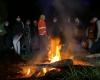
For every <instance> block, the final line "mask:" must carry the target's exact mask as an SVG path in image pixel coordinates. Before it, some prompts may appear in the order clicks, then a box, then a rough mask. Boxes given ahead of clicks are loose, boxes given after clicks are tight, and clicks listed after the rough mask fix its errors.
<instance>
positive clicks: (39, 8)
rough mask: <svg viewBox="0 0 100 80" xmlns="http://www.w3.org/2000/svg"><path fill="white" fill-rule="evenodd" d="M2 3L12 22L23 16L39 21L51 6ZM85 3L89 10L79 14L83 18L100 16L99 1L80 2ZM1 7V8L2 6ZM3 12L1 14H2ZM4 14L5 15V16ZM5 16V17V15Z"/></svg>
mask: <svg viewBox="0 0 100 80" xmlns="http://www.w3.org/2000/svg"><path fill="white" fill-rule="evenodd" d="M0 1H2V3H0V5H1V4H2V5H4V7H5V8H4V9H3V8H2V11H3V12H4V10H5V12H4V13H5V15H7V16H6V17H7V18H8V19H10V20H12V19H15V17H16V16H18V15H19V16H21V17H22V18H23V19H24V20H25V19H28V18H29V19H37V18H38V17H39V15H40V14H41V13H44V12H45V11H46V8H44V7H47V6H45V5H49V2H50V1H51V0H0ZM80 1H83V3H84V2H85V3H88V4H89V6H88V7H87V8H88V10H87V11H86V12H84V13H82V15H81V14H79V16H81V17H82V18H86V19H87V18H90V17H91V16H97V17H99V16H100V9H99V7H100V4H99V0H80ZM0 7H1V6H0ZM2 11H1V12H2ZM4 13H3V14H4ZM3 16H4V15H3Z"/></svg>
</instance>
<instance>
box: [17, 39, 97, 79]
mask: <svg viewBox="0 0 100 80" xmlns="http://www.w3.org/2000/svg"><path fill="white" fill-rule="evenodd" d="M49 46H50V48H49V52H48V60H47V61H44V62H41V63H37V64H20V65H18V66H19V67H21V69H22V71H21V73H22V74H23V75H24V78H28V77H30V79H29V80H32V79H33V78H34V79H33V80H51V79H52V80H66V79H69V80H73V79H74V78H77V79H76V80H79V78H78V76H79V75H80V76H81V77H84V76H85V78H88V77H92V76H93V74H94V72H92V69H93V70H95V69H96V68H95V67H94V66H93V65H91V64H90V63H89V62H88V59H87V58H86V57H85V56H84V59H82V58H83V57H81V55H79V58H80V59H79V58H78V55H74V54H73V53H72V51H71V49H73V44H72V45H71V47H69V49H68V50H67V51H68V53H67V56H66V54H65V55H61V54H63V53H62V52H61V44H60V39H59V38H51V40H50V45H49ZM82 56H83V55H82ZM90 71H91V72H90ZM97 75H98V74H97ZM81 77H80V78H81ZM93 77H95V76H93ZM31 78H32V79H31Z"/></svg>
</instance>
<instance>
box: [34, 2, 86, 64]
mask: <svg viewBox="0 0 100 80" xmlns="http://www.w3.org/2000/svg"><path fill="white" fill-rule="evenodd" d="M81 1H82V0H53V1H52V4H51V6H52V7H51V9H50V11H49V13H48V15H50V17H49V18H48V20H47V22H48V23H47V24H48V25H47V29H48V31H50V36H52V35H54V33H53V34H52V35H51V33H52V32H55V33H57V35H58V36H62V37H61V39H62V44H64V45H65V46H66V47H65V50H64V53H66V54H68V55H69V54H70V53H71V54H73V53H76V52H77V51H78V52H79V53H81V50H82V48H81V47H80V44H78V42H77V40H76V39H75V36H76V33H77V28H76V26H75V25H74V24H73V23H72V21H71V22H68V21H69V19H70V18H72V17H74V18H75V17H76V16H77V14H79V13H80V14H81V13H83V12H84V11H85V8H84V6H83V5H82V2H81ZM46 11H47V10H46ZM54 17H56V18H57V22H56V23H53V18H54ZM54 28H55V29H54ZM43 42H46V41H44V40H43ZM48 44H49V43H46V45H48ZM38 46H40V48H41V51H40V52H39V53H38V57H37V60H36V58H34V61H35V62H36V61H41V60H42V59H44V58H42V56H43V55H44V53H45V50H44V49H43V48H44V46H43V45H42V42H41V43H40V44H38ZM46 47H47V46H46ZM75 51H76V52H75ZM42 53H43V54H42ZM46 54H47V53H46ZM74 55H76V54H74ZM40 58H41V59H40Z"/></svg>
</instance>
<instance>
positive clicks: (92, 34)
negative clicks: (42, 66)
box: [4, 15, 100, 55]
mask: <svg viewBox="0 0 100 80" xmlns="http://www.w3.org/2000/svg"><path fill="white" fill-rule="evenodd" d="M57 20H58V19H57V18H56V17H54V18H53V24H55V23H57ZM68 23H71V21H70V20H69V19H68ZM74 25H75V26H76V29H77V34H78V35H79V34H80V35H81V30H82V29H83V28H81V22H80V20H79V19H78V18H76V19H75V23H74ZM9 26H10V23H9V21H5V23H4V28H5V30H6V35H5V36H6V38H5V43H6V46H8V47H10V48H11V49H14V50H15V51H16V53H18V54H19V55H20V54H21V50H22V48H23V49H24V48H25V52H27V53H31V48H32V43H34V42H32V39H33V37H34V36H37V37H38V38H39V42H38V43H39V44H38V45H39V46H40V50H42V52H43V51H45V49H46V45H47V35H48V33H47V22H46V20H45V15H40V18H39V19H38V20H34V21H33V22H31V20H26V22H25V23H24V22H23V21H22V20H21V18H20V16H17V18H16V22H15V24H14V25H13V26H12V27H9ZM53 29H57V30H58V28H57V27H56V26H55V28H53ZM82 31H83V32H82V34H83V35H81V46H82V47H83V48H84V49H86V50H88V51H90V52H100V49H99V46H100V20H98V19H97V18H96V17H94V18H92V20H90V22H89V25H88V26H87V27H85V29H83V30H82ZM56 32H58V31H55V30H53V31H52V33H53V35H54V34H57V33H56ZM79 37H80V36H78V37H77V38H79Z"/></svg>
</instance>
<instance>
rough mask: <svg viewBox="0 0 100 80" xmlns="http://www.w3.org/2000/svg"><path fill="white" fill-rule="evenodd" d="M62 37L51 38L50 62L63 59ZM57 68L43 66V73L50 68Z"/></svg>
mask: <svg viewBox="0 0 100 80" xmlns="http://www.w3.org/2000/svg"><path fill="white" fill-rule="evenodd" d="M60 49H61V45H60V39H59V38H51V40H50V50H49V52H48V60H49V61H50V62H49V63H53V62H56V61H59V60H61V55H60ZM53 69H55V68H50V69H48V68H43V69H42V71H43V74H45V73H47V72H48V71H50V70H53Z"/></svg>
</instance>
